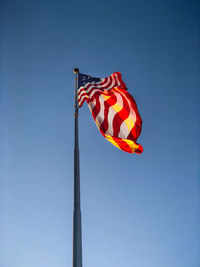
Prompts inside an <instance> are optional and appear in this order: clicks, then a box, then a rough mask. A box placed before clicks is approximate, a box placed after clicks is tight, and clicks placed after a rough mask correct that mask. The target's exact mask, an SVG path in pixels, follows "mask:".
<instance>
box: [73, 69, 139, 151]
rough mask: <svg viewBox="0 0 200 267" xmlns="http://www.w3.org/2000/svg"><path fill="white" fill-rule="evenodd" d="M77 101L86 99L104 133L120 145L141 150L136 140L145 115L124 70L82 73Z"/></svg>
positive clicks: (109, 139) (80, 102) (80, 103)
mask: <svg viewBox="0 0 200 267" xmlns="http://www.w3.org/2000/svg"><path fill="white" fill-rule="evenodd" d="M78 84H79V89H78V104H79V107H81V106H82V105H83V103H84V101H85V100H86V101H87V103H88V106H89V108H90V111H91V113H92V116H93V118H94V120H95V123H96V125H97V127H98V129H99V130H100V132H101V134H102V135H103V136H104V137H105V138H106V139H107V140H108V141H110V142H111V143H112V144H113V145H115V146H116V147H118V148H119V149H121V150H123V151H126V152H129V153H134V152H136V153H141V152H142V151H143V147H142V146H141V145H139V144H137V143H136V141H137V138H138V137H139V135H140V133H141V129H142V119H141V117H140V114H139V112H138V109H137V105H136V102H135V100H134V98H133V97H132V96H131V95H130V94H129V93H128V92H127V88H126V85H125V83H124V82H123V81H122V79H121V73H120V72H115V73H113V74H112V75H110V76H109V77H106V78H105V79H101V78H95V77H91V76H88V75H85V74H81V73H79V77H78Z"/></svg>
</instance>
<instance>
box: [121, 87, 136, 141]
mask: <svg viewBox="0 0 200 267" xmlns="http://www.w3.org/2000/svg"><path fill="white" fill-rule="evenodd" d="M121 94H123V96H124V97H125V98H126V100H127V102H128V104H129V109H130V113H129V116H128V119H129V120H131V121H132V122H133V124H134V125H135V122H136V114H135V111H134V110H133V108H132V106H131V102H130V100H129V99H128V98H127V97H126V95H125V94H124V93H122V92H121ZM133 127H134V126H133ZM133 127H132V128H131V129H128V127H127V125H126V123H125V122H124V121H123V122H122V124H121V126H120V132H119V134H118V137H119V138H123V139H126V138H127V137H128V135H129V133H130V132H131V130H132V129H133Z"/></svg>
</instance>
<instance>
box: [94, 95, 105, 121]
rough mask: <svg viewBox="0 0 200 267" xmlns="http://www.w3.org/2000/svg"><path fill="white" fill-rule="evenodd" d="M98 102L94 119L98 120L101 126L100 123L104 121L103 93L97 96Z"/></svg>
mask: <svg viewBox="0 0 200 267" xmlns="http://www.w3.org/2000/svg"><path fill="white" fill-rule="evenodd" d="M99 102H100V111H99V113H98V114H97V116H96V121H98V124H99V126H101V124H102V123H103V121H104V102H105V99H104V97H103V95H100V96H99Z"/></svg>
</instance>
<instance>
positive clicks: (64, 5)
mask: <svg viewBox="0 0 200 267" xmlns="http://www.w3.org/2000/svg"><path fill="white" fill-rule="evenodd" d="M199 14H200V9H199V3H198V1H194V0H192V1H178V0H174V1H171V0H169V1H164V0H163V1H158V0H157V1H156V0H153V1H147V0H142V1H139V0H138V1H136V0H133V1H129V0H124V1H117V0H115V1H112V0H111V1H105V0H102V1H97V0H94V1H91V0H85V1H66V0H65V1H62V0H57V1H54V0H53V1H44V0H40V1H38V0H34V1H33V0H28V1H27V0H26V1H25V0H18V1H14V0H2V1H1V23H0V24H1V35H0V37H1V40H0V48H1V52H0V53H1V54H0V58H1V65H0V71H1V79H0V90H1V91H0V236H1V238H0V239H1V241H0V255H1V256H0V266H1V267H27V266H28V267H44V266H47V267H55V266H56V267H66V266H72V214H73V149H74V145H73V138H74V128H73V123H74V121H73V112H74V110H73V109H74V73H73V68H74V67H79V69H80V72H82V73H85V74H89V75H92V76H95V77H102V78H104V77H106V76H108V75H110V74H111V73H113V72H115V71H120V72H121V73H122V78H123V80H124V82H125V83H126V85H127V88H128V90H129V92H130V93H131V94H132V95H133V96H134V98H135V100H136V102H137V105H138V108H139V111H140V114H141V116H142V119H143V131H142V134H141V136H140V138H139V139H138V142H139V143H140V144H142V145H143V148H144V152H143V153H142V154H141V155H137V154H133V155H131V154H128V153H125V152H123V151H120V150H118V149H117V148H116V147H114V146H112V145H111V144H110V143H109V142H107V141H106V140H105V139H104V138H103V137H102V136H101V134H100V133H99V132H98V130H97V127H96V125H95V123H94V121H93V118H92V116H91V114H90V111H89V109H88V107H87V105H86V104H84V105H83V107H82V108H81V110H80V114H79V142H80V168H81V174H80V178H81V210H82V239H83V266H85V267H86V266H87V267H111V266H113V267H122V266H126V267H157V266H158V267H161V266H162V267H169V266H170V267H188V266H189V267H198V266H200V255H199V251H200V229H199V219H200V214H199V206H200V205H199V204H200V191H199V189H200V184H199V178H200V169H199V163H200V153H199V151H200V142H199V136H200V124H199V115H200V114H199V113H200V112H199V103H200V96H199V77H200V68H199V62H200V53H199V47H200V42H199V33H200V31H199V16H200V15H199Z"/></svg>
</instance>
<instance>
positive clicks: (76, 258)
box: [73, 68, 82, 267]
mask: <svg viewBox="0 0 200 267" xmlns="http://www.w3.org/2000/svg"><path fill="white" fill-rule="evenodd" d="M74 73H75V75H76V76H75V112H74V132H75V137H74V215H73V267H82V238H81V209H80V171H79V145H78V99H77V93H78V74H79V69H78V68H75V69H74Z"/></svg>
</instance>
